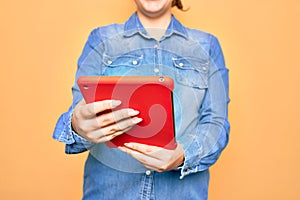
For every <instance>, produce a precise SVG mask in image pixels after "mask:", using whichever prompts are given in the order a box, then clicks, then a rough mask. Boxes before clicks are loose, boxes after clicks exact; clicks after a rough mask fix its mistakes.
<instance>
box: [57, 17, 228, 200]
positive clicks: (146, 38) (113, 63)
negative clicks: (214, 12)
mask: <svg viewBox="0 0 300 200" xmlns="http://www.w3.org/2000/svg"><path fill="white" fill-rule="evenodd" d="M129 75H130V76H169V77H172V78H173V79H174V83H175V89H174V92H173V95H174V117H175V134H176V140H177V142H178V143H180V144H181V145H182V147H183V149H184V155H185V161H184V164H183V165H182V167H180V168H178V169H174V170H171V171H168V172H162V173H158V172H154V171H151V170H148V169H146V168H145V167H144V166H143V165H141V164H140V163H139V162H138V161H136V160H135V159H133V158H131V157H130V156H128V155H126V154H125V153H123V152H121V151H119V150H118V149H115V148H108V147H107V146H106V145H105V144H93V143H91V142H89V141H87V140H85V139H84V138H82V137H81V136H79V135H78V134H76V133H75V132H74V131H73V130H72V126H71V118H72V113H73V110H74V107H75V106H76V104H77V103H78V102H79V101H81V100H82V95H81V93H80V90H79V88H78V85H77V84H76V81H77V79H78V77H80V76H129ZM72 93H73V103H72V106H71V107H70V109H69V110H68V111H67V112H66V113H64V114H62V115H61V116H60V118H59V120H58V122H57V125H56V127H55V130H54V134H53V138H54V139H56V140H58V141H61V142H64V143H65V144H66V148H65V151H66V153H67V154H76V153H81V152H84V151H87V150H89V156H88V159H87V161H86V164H85V172H84V196H83V199H86V200H95V199H122V200H124V199H125V200H126V199H128V200H133V199H157V200H159V199H163V200H166V199H189V200H190V199H198V200H199V199H201V200H202V199H207V190H208V183H209V170H208V169H209V167H210V166H211V165H213V164H214V163H215V162H216V161H217V159H218V158H219V156H220V154H221V152H222V151H223V149H224V148H225V147H226V145H227V143H228V138H229V128H230V125H229V122H228V110H227V109H228V103H229V97H228V69H227V68H226V66H225V63H224V57H223V53H222V50H221V47H220V44H219V42H218V40H217V38H216V37H214V36H213V35H211V34H208V33H205V32H202V31H199V30H195V29H189V28H187V27H185V26H183V25H182V24H181V23H180V22H179V21H178V20H177V19H176V18H175V17H174V16H172V20H171V22H170V24H169V26H168V29H167V30H166V32H165V34H164V35H163V37H162V38H161V39H160V40H156V39H154V38H153V37H152V36H150V35H149V34H148V33H147V31H146V29H145V28H144V27H143V26H142V24H141V22H140V21H139V19H138V17H137V15H136V13H134V14H133V15H132V16H131V17H130V18H129V19H128V21H126V22H125V23H124V24H111V25H108V26H103V27H99V28H96V29H94V30H93V31H92V32H91V34H90V36H89V38H88V40H87V42H86V44H85V47H84V49H83V52H82V55H81V56H80V58H79V60H78V68H77V72H76V78H75V83H74V85H73V87H72Z"/></svg>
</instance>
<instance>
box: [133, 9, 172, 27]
mask: <svg viewBox="0 0 300 200" xmlns="http://www.w3.org/2000/svg"><path fill="white" fill-rule="evenodd" d="M137 15H138V17H139V19H140V21H141V23H142V24H143V26H144V27H147V28H162V29H167V28H168V26H169V24H170V22H171V18H172V14H171V12H167V13H165V14H164V15H162V16H159V17H151V16H146V15H144V14H142V13H141V12H139V11H138V12H137Z"/></svg>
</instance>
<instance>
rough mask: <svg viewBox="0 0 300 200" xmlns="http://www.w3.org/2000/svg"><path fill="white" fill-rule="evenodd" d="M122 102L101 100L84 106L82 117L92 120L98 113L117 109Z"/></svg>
mask: <svg viewBox="0 0 300 200" xmlns="http://www.w3.org/2000/svg"><path fill="white" fill-rule="evenodd" d="M121 103H122V102H121V101H119V100H103V101H97V102H94V103H89V104H86V105H84V108H83V109H82V115H83V116H85V117H86V118H93V117H95V116H96V115H97V114H98V113H100V112H103V111H106V110H109V109H113V108H116V107H118V106H119V105H120V104H121Z"/></svg>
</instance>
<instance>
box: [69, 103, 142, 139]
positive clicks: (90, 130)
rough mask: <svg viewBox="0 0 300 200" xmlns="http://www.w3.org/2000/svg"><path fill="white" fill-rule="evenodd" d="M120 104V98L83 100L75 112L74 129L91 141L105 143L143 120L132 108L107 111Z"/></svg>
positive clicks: (73, 118)
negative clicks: (92, 101)
mask: <svg viewBox="0 0 300 200" xmlns="http://www.w3.org/2000/svg"><path fill="white" fill-rule="evenodd" d="M120 104H121V101H118V100H104V101H98V102H94V103H90V104H86V103H85V101H84V100H82V101H81V102H79V103H78V104H77V105H76V107H75V109H74V112H73V116H72V127H73V129H74V131H75V132H76V133H78V134H79V135H81V136H82V137H84V138H85V139H87V140H89V141H91V142H94V143H103V142H107V141H109V140H112V139H113V138H115V137H116V136H118V135H121V134H122V133H124V132H126V131H128V130H130V129H131V128H132V127H133V126H134V125H136V124H138V123H139V122H141V121H142V119H141V118H138V117H134V116H136V115H137V114H139V111H136V110H133V109H130V108H125V109H120V110H114V111H112V112H107V111H110V110H111V109H113V108H116V107H118V106H119V105H120ZM132 117H133V118H132Z"/></svg>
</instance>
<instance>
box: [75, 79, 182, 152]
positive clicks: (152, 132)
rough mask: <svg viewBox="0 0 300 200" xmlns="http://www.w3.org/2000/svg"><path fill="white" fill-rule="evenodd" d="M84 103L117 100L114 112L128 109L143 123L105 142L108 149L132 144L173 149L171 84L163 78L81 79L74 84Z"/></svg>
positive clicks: (174, 142) (170, 80) (172, 86)
mask: <svg viewBox="0 0 300 200" xmlns="http://www.w3.org/2000/svg"><path fill="white" fill-rule="evenodd" d="M77 83H78V86H79V88H80V91H81V93H82V95H83V97H84V99H85V101H86V103H92V102H95V101H101V100H109V99H114V100H121V101H122V104H121V105H120V106H118V107H117V108H115V109H121V108H132V109H135V110H138V111H139V112H140V113H139V114H138V115H137V117H140V118H142V119H143V121H142V122H140V123H139V124H137V125H135V126H134V127H133V128H132V129H131V130H129V131H127V132H126V133H123V134H122V135H119V136H117V137H115V138H114V139H112V140H111V141H109V142H106V144H107V146H108V147H111V148H115V147H119V146H123V145H124V143H129V142H136V143H142V144H148V145H152V146H159V147H163V148H166V149H175V148H176V146H177V145H176V141H175V128H174V114H173V89H174V81H173V79H172V78H171V77H167V76H82V77H79V78H78V80H77Z"/></svg>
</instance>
